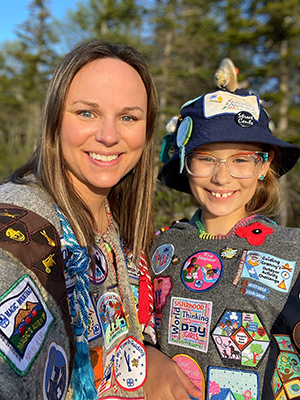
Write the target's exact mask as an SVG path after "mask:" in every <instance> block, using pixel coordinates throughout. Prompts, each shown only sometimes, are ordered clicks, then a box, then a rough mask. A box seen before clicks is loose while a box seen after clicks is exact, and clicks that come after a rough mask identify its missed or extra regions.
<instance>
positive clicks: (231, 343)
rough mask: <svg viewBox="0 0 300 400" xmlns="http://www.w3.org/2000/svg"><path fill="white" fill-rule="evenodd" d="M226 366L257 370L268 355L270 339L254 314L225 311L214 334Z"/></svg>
mask: <svg viewBox="0 0 300 400" xmlns="http://www.w3.org/2000/svg"><path fill="white" fill-rule="evenodd" d="M212 337H213V340H214V342H215V344H216V346H217V349H218V351H219V354H220V357H221V359H222V361H223V362H224V363H225V364H229V365H234V366H237V367H240V366H245V367H252V368H256V367H257V366H258V364H259V363H260V361H261V360H262V358H263V356H264V354H265V353H266V351H267V349H268V347H269V344H270V339H269V336H268V334H267V332H266V329H265V328H264V326H263V325H262V323H261V321H260V319H259V318H258V316H257V315H256V314H254V313H246V312H239V311H231V310H230V311H225V313H224V314H223V315H222V317H221V318H220V320H219V322H218V323H217V326H216V327H215V329H214V330H213V332H212Z"/></svg>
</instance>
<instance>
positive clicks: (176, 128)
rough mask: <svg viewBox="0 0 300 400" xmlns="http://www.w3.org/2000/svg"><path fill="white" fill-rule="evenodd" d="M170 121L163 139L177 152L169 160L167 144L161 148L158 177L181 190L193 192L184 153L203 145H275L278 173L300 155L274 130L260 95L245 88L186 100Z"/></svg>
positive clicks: (291, 165)
mask: <svg viewBox="0 0 300 400" xmlns="http://www.w3.org/2000/svg"><path fill="white" fill-rule="evenodd" d="M171 121H172V122H171V123H170V124H169V129H168V125H167V129H168V130H169V135H167V136H165V138H164V142H163V143H170V142H173V147H174V153H173V156H172V158H171V159H169V160H166V152H167V151H168V148H166V149H165V152H163V151H161V154H160V156H161V160H162V161H163V162H165V165H164V166H163V168H162V170H161V172H160V174H159V176H158V179H159V180H160V181H161V182H162V183H164V184H165V185H167V186H168V187H170V188H172V189H176V190H179V191H181V192H187V193H190V189H189V182H188V177H187V176H186V174H185V173H184V172H183V171H182V170H183V162H184V157H185V155H188V154H189V153H191V152H192V151H193V150H194V149H195V148H197V147H199V146H202V145H206V144H209V143H222V142H233V143H236V142H245V143H257V144H262V145H263V147H265V146H271V147H274V148H275V149H276V162H277V171H276V172H277V173H278V174H279V176H281V175H283V174H285V173H286V172H287V171H289V170H290V169H292V168H293V167H294V165H295V164H296V162H297V160H298V158H299V157H300V147H298V146H296V145H292V144H290V143H287V142H284V141H283V140H280V139H278V138H277V137H276V136H274V135H273V134H272V132H271V130H270V129H269V122H270V120H269V118H268V115H267V113H266V112H265V110H263V109H262V108H261V106H260V101H259V98H258V97H257V96H255V95H253V94H250V93H248V92H247V91H245V90H243V89H237V90H236V91H235V92H229V91H224V90H218V91H215V92H209V93H206V94H205V95H203V96H201V97H198V98H197V99H195V100H192V101H190V102H188V103H186V104H184V105H183V106H182V107H181V110H180V115H179V117H176V118H175V119H174V118H173V119H172V120H171ZM170 126H171V128H170ZM264 145H265V146H264ZM162 147H163V146H162ZM163 153H164V154H163ZM167 158H168V157H167Z"/></svg>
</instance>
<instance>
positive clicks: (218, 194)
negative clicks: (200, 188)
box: [211, 192, 233, 198]
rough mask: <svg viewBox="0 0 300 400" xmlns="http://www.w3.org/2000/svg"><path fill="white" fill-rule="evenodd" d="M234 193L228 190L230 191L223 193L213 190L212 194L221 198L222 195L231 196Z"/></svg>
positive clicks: (224, 196)
mask: <svg viewBox="0 0 300 400" xmlns="http://www.w3.org/2000/svg"><path fill="white" fill-rule="evenodd" d="M232 193H233V192H228V193H223V194H221V193H217V192H211V194H212V195H213V196H214V197H217V198H220V197H223V198H226V197H229V196H231V195H232Z"/></svg>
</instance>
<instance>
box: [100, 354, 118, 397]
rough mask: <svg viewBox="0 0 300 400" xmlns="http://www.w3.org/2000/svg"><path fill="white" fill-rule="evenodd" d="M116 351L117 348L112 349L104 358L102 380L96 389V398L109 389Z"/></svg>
mask: <svg viewBox="0 0 300 400" xmlns="http://www.w3.org/2000/svg"><path fill="white" fill-rule="evenodd" d="M116 350H117V348H116V347H114V348H113V349H112V350H111V351H110V352H109V353H108V354H107V355H106V357H105V363H104V370H103V379H102V382H101V383H100V385H99V387H98V396H100V395H101V394H102V393H104V392H105V391H106V390H108V389H110V387H111V384H112V377H113V369H114V361H115V354H116Z"/></svg>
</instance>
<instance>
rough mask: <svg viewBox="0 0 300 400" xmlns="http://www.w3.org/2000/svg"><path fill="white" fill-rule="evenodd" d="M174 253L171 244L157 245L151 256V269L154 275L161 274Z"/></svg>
mask: <svg viewBox="0 0 300 400" xmlns="http://www.w3.org/2000/svg"><path fill="white" fill-rule="evenodd" d="M173 254H174V246H173V245H172V244H163V245H162V246H159V247H158V248H157V249H156V250H155V253H154V254H153V256H152V269H153V272H154V273H155V275H159V274H161V273H162V272H163V271H164V270H165V269H166V268H167V267H168V266H169V265H170V263H171V261H172V257H173Z"/></svg>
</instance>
